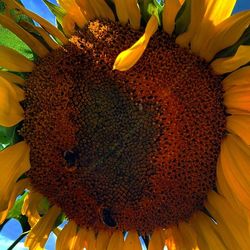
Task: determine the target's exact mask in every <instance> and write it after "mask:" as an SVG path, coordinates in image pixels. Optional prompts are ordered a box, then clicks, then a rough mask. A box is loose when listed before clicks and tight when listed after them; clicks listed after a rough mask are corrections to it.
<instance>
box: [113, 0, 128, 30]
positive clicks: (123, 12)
mask: <svg viewBox="0 0 250 250" xmlns="http://www.w3.org/2000/svg"><path fill="white" fill-rule="evenodd" d="M114 4H115V9H116V14H117V16H118V19H119V21H120V23H121V24H123V25H125V24H126V23H128V20H129V16H128V11H127V5H126V2H125V1H124V0H114Z"/></svg>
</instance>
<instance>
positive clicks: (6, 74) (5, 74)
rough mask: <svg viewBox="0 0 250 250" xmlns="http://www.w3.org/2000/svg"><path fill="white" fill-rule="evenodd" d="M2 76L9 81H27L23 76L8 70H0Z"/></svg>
mask: <svg viewBox="0 0 250 250" xmlns="http://www.w3.org/2000/svg"><path fill="white" fill-rule="evenodd" d="M0 77H3V78H5V79H6V80H7V81H8V82H11V83H17V84H20V85H24V82H25V80H24V79H23V78H22V77H20V76H18V75H16V74H13V73H10V72H7V71H0Z"/></svg>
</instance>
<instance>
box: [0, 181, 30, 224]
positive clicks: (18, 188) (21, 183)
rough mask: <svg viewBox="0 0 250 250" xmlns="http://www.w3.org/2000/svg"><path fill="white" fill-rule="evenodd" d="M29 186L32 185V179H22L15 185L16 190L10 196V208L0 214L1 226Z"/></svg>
mask: <svg viewBox="0 0 250 250" xmlns="http://www.w3.org/2000/svg"><path fill="white" fill-rule="evenodd" d="M29 184H30V179H28V178H25V179H22V180H20V181H18V182H17V183H15V184H14V188H13V191H12V193H11V196H10V200H9V204H8V207H7V209H6V210H4V211H2V212H0V224H2V223H3V222H4V220H5V219H6V217H7V215H8V212H9V211H10V210H11V208H12V207H13V205H14V203H15V201H16V198H17V196H18V195H20V194H21V193H22V192H23V191H24V190H25V188H28V187H29Z"/></svg>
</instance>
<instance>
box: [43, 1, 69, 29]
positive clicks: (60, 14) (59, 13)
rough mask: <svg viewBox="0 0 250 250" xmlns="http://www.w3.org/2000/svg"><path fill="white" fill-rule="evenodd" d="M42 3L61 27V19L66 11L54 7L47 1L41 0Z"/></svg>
mask: <svg viewBox="0 0 250 250" xmlns="http://www.w3.org/2000/svg"><path fill="white" fill-rule="evenodd" d="M43 2H44V3H45V4H46V5H47V7H48V8H49V10H50V11H51V12H52V13H53V14H54V15H55V17H56V19H57V21H58V22H59V23H60V25H62V20H63V17H64V16H65V15H66V11H65V10H64V9H63V8H62V7H60V6H58V5H55V4H53V3H51V2H49V1H47V0H43Z"/></svg>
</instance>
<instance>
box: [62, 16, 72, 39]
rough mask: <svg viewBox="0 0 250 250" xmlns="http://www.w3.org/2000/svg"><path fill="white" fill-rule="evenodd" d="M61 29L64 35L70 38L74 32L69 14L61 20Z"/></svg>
mask: <svg viewBox="0 0 250 250" xmlns="http://www.w3.org/2000/svg"><path fill="white" fill-rule="evenodd" d="M62 27H63V31H64V33H65V34H66V35H67V36H68V37H70V36H71V35H72V34H73V33H74V32H75V22H74V20H73V17H72V16H71V15H70V14H67V15H65V16H64V17H63V19H62Z"/></svg>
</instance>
